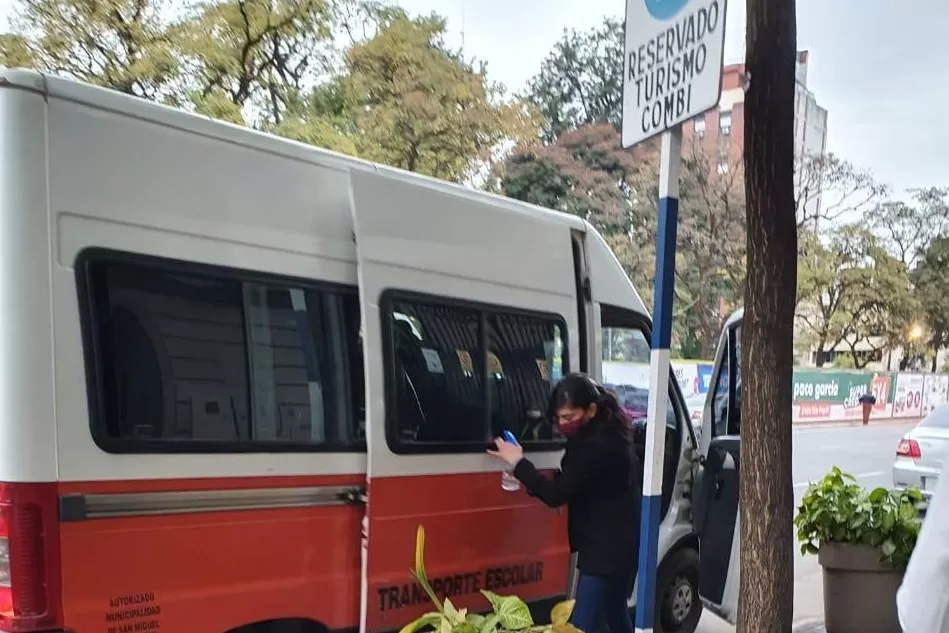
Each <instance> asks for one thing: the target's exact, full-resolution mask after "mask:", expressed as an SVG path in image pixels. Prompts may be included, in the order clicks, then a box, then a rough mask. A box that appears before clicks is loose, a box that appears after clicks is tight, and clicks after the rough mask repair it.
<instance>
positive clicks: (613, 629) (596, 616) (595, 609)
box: [570, 574, 633, 633]
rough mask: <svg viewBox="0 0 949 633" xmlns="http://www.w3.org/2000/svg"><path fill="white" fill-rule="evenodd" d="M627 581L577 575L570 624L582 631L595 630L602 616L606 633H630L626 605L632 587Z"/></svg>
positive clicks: (629, 581)
mask: <svg viewBox="0 0 949 633" xmlns="http://www.w3.org/2000/svg"><path fill="white" fill-rule="evenodd" d="M631 580H632V579H625V578H608V577H605V576H588V575H587V574H580V580H579V581H578V582H577V603H576V605H574V607H573V615H572V616H571V617H570V623H571V624H573V625H574V626H575V627H577V628H578V629H580V630H581V631H583V632H584V633H597V630H598V629H599V624H600V622H601V620H600V618H601V617H604V618H605V619H606V623H607V624H608V625H609V627H610V633H633V621H632V620H631V619H630V617H629V607H628V606H627V604H626V599H627V598H628V597H629V593H630V590H631V588H632V582H631Z"/></svg>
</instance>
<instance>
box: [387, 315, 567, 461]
mask: <svg viewBox="0 0 949 633" xmlns="http://www.w3.org/2000/svg"><path fill="white" fill-rule="evenodd" d="M385 304H386V309H385V313H386V315H387V316H386V319H387V321H388V328H389V336H390V337H391V340H392V343H391V349H392V363H391V366H390V377H389V383H390V387H389V388H390V403H389V407H388V415H389V420H388V421H387V424H388V425H389V435H390V441H393V440H394V441H395V442H396V444H398V445H400V446H410V445H430V446H433V447H437V445H454V447H455V448H454V449H452V450H457V449H459V447H465V446H467V447H469V448H471V450H484V447H485V445H486V444H487V443H488V442H489V441H490V440H491V438H492V437H495V436H498V435H500V434H501V433H502V432H503V431H505V430H510V431H511V432H512V433H514V434H515V435H517V436H518V438H519V439H520V440H521V441H522V442H525V443H530V442H536V441H544V440H551V439H552V428H551V425H550V424H549V423H547V420H545V419H544V413H545V411H546V403H547V395H548V393H549V392H550V388H551V378H552V377H553V378H556V376H557V374H558V372H560V371H561V370H562V367H565V366H566V361H565V358H566V351H565V349H566V340H565V337H564V335H563V325H562V321H559V320H557V319H556V318H552V317H537V316H525V315H520V314H514V313H508V312H505V311H503V310H500V309H494V308H481V307H467V306H466V307H461V306H455V305H444V304H441V303H438V302H437V301H429V300H411V301H410V300H406V299H395V300H392V301H387V302H385ZM558 350H560V352H561V353H560V354H559V356H558V353H557V352H558ZM558 361H559V364H558Z"/></svg>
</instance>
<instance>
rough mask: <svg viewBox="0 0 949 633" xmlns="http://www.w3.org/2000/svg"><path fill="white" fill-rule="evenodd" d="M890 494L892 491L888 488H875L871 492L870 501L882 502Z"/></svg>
mask: <svg viewBox="0 0 949 633" xmlns="http://www.w3.org/2000/svg"><path fill="white" fill-rule="evenodd" d="M889 496H890V491H889V490H887V489H886V488H875V489H874V490H873V491H872V492H871V493H870V501H871V502H872V503H880V502H881V501H883V500H884V499H886V498H887V497H889Z"/></svg>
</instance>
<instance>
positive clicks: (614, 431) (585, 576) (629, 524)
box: [488, 374, 642, 633]
mask: <svg viewBox="0 0 949 633" xmlns="http://www.w3.org/2000/svg"><path fill="white" fill-rule="evenodd" d="M548 410H549V415H550V417H551V419H555V420H556V422H557V428H558V429H559V430H560V434H561V435H563V436H564V437H566V438H567V445H566V451H565V453H564V457H563V461H562V462H561V464H560V467H561V470H560V472H558V473H557V474H556V475H555V476H554V477H553V478H552V479H548V478H547V477H545V476H544V475H542V474H541V473H540V472H538V470H537V469H536V468H535V467H534V465H533V464H532V463H531V462H530V460H528V459H526V458H525V457H524V453H523V450H522V449H521V447H520V446H517V445H515V444H509V443H507V442H505V441H504V440H502V439H496V440H495V446H496V450H493V451H488V453H489V454H490V455H492V456H494V457H496V458H498V459H500V460H502V461H504V462H506V463H508V464H509V465H510V466H512V467H513V471H514V476H515V477H517V479H518V480H520V482H521V483H522V484H524V487H525V488H526V490H527V492H528V494H530V495H531V496H533V497H537V498H538V499H540V500H541V501H543V502H544V503H545V504H547V505H548V506H550V507H552V508H556V507H559V506H562V505H566V506H567V532H568V538H569V541H570V549H571V551H573V552H576V553H577V568H578V569H579V571H580V579H579V582H578V584H577V602H576V606H575V607H574V610H573V616H572V624H573V625H574V626H576V627H577V628H578V629H580V630H581V631H585V632H592V631H595V630H596V629H597V623H598V621H599V617H600V616H601V615H602V616H604V617H605V618H606V621H607V623H608V624H609V626H610V630H611V631H612V633H631V632H632V630H633V625H632V622H631V621H630V618H629V611H628V608H627V598H628V596H629V595H630V592H631V590H632V586H633V581H634V579H635V576H636V565H637V562H638V561H637V559H638V552H639V504H640V498H641V494H642V466H641V462H640V460H639V458H638V457H637V455H636V450H635V447H634V442H633V437H632V430H631V428H630V425H629V423H628V422H627V420H626V416H625V415H624V414H623V412H622V409H621V408H620V406H619V403H618V402H617V401H616V397H615V396H614V395H613V394H611V393H610V392H608V391H606V390H605V389H604V388H603V387H601V386H600V385H598V384H597V383H596V382H595V381H593V379H591V378H590V377H588V376H586V375H584V374H568V375H567V376H565V377H564V378H563V379H562V380H561V381H560V382H559V383H558V384H557V386H556V387H555V388H554V390H553V393H552V394H551V396H550V404H549V409H548Z"/></svg>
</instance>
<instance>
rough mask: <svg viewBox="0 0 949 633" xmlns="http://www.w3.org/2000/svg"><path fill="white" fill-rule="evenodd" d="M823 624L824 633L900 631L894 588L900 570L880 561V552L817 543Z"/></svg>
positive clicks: (899, 581)
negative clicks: (822, 595) (821, 586)
mask: <svg viewBox="0 0 949 633" xmlns="http://www.w3.org/2000/svg"><path fill="white" fill-rule="evenodd" d="M817 560H818V562H820V564H821V567H823V568H824V626H825V627H826V628H827V633H902V629H900V623H899V617H898V616H897V613H896V590H897V589H899V587H900V583H901V582H902V581H903V572H904V571H905V570H903V569H893V568H891V567H889V566H887V565H885V564H883V563H881V562H880V551H879V550H877V549H874V548H872V547H865V546H863V545H845V544H839V543H828V544H826V545H821V548H820V553H819V554H818V555H817Z"/></svg>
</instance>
